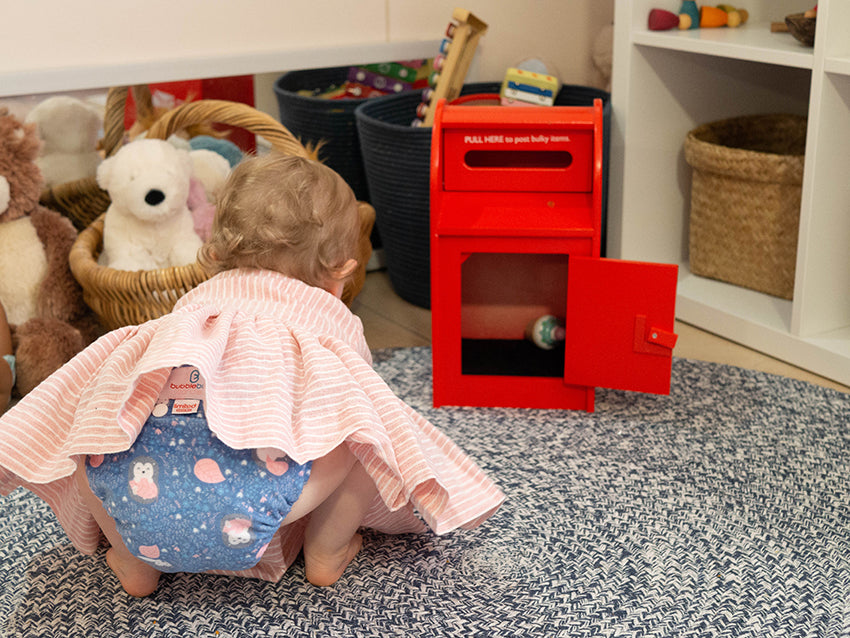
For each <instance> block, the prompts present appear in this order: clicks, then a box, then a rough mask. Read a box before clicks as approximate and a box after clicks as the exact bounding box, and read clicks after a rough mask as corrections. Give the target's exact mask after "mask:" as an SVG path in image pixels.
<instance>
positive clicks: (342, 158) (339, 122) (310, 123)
mask: <svg viewBox="0 0 850 638" xmlns="http://www.w3.org/2000/svg"><path fill="white" fill-rule="evenodd" d="M348 69H349V67H347V66H346V67H329V68H324V69H306V70H303V71H290V72H288V73H285V74H283V75H282V76H280V77H279V78H278V79H277V81H276V82H275V84H274V92H275V95H276V96H277V104H278V109H279V111H280V122H281V124H283V125H284V126H285V127H286V128H287V129H289V131H290V132H291V133H292V134H293V135H295V136H296V137H297V138H298V139H299V140H300V141H301V143H302V144H304V145H307V144H318V143H319V142H321V143H322V145H321V148H320V149H319V159H321V160H322V162H324V163H325V164H327V165H328V166H330V167H331V168H332V169H334V170H335V171H336V172H337V173H339V174H340V175H341V176H342V178H343V179H344V180H345V181H346V182H347V183H348V185H349V186H351V189H352V190H353V191H354V194H355V195H356V196H357V199H359V200H361V201H365V202H368V201H370V200H369V186H368V182H367V180H366V174H365V172H364V170H363V160H362V158H361V155H360V139H359V137H358V135H357V124H356V123H355V119H354V111H355V109H356V108H357V107H358V106H360V105H361V104H363V103H364V102H366V101H367V100H369V99H372V98H360V99H358V98H345V99H340V100H329V99H326V98H323V97H313V96H307V95H302V94H301V93H299V91H326V90H328V89H330V88H331V87H333V86H341V85H342V84H344V83H345V81H346V80H347V79H348Z"/></svg>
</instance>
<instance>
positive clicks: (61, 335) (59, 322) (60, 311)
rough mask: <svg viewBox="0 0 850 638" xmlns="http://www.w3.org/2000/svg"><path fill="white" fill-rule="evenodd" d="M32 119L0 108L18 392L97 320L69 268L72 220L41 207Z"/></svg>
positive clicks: (5, 257)
mask: <svg viewBox="0 0 850 638" xmlns="http://www.w3.org/2000/svg"><path fill="white" fill-rule="evenodd" d="M39 147H40V140H39V138H38V135H37V133H36V127H35V125H34V124H24V123H22V122H21V121H20V120H18V119H17V118H15V117H14V116H13V115H12V114H10V113H9V112H8V111H7V110H5V109H0V303H2V304H3V306H4V307H5V309H6V313H7V315H8V320H9V323H10V324H11V327H12V332H13V354H14V356H15V357H16V360H17V365H16V368H17V384H16V389H17V393H18V394H21V395H24V394H26V393H27V392H29V391H30V390H32V389H33V388H34V387H35V386H36V385H38V384H39V383H40V382H41V381H42V380H44V379H45V378H47V377H48V376H49V375H50V374H51V373H53V372H54V371H55V370H57V369H58V368H59V367H61V366H62V364H64V363H65V362H66V361H68V360H69V359H70V358H71V357H72V356H73V355H75V354H76V353H77V352H79V351H80V350H81V349H82V348H83V347H84V346H85V345H87V344H88V342H89V341H91V339H92V338H93V337H94V336H95V333H96V331H97V325H96V322H95V321H94V318H93V317H92V316H91V313H90V312H89V310H88V308H87V307H86V304H85V303H84V302H83V297H82V291H81V290H80V287H79V285H78V284H77V282H76V281H74V278H73V276H72V275H71V271H70V270H69V268H68V255H69V252H70V250H71V246H72V244H73V243H74V240H75V239H76V237H77V232H76V230H75V229H74V227H73V225H72V224H71V222H70V221H69V220H68V219H67V218H65V217H63V216H62V215H60V214H59V213H56V212H54V211H52V210H48V209H47V208H45V207H43V206H41V205H39V203H38V197H39V194H40V193H41V189H42V185H43V177H42V174H41V171H40V170H39V168H38V166H37V165H36V163H35V160H36V158H37V156H38V150H39Z"/></svg>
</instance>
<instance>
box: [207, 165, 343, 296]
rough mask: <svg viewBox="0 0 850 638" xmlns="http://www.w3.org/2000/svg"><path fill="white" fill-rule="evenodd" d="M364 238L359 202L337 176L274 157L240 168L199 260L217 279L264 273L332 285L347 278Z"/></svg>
mask: <svg viewBox="0 0 850 638" xmlns="http://www.w3.org/2000/svg"><path fill="white" fill-rule="evenodd" d="M359 232H360V222H359V216H358V214H357V200H356V198H355V197H354V193H353V192H352V190H351V188H350V187H349V186H348V184H346V183H345V181H344V180H343V179H342V178H341V177H340V176H339V175H338V174H337V173H336V172H334V171H333V170H332V169H330V168H328V167H327V166H324V165H323V164H321V163H319V162H317V161H314V160H308V159H304V158H301V157H295V156H292V155H284V154H282V153H277V152H271V153H269V154H266V155H258V156H252V157H249V158H247V159H245V160H243V161H242V162H240V163H239V164H238V165H237V166H236V167H235V168H234V169H233V171H232V172H231V174H230V176H229V177H228V179H227V182H226V183H225V185H224V187H223V188H222V190H221V194H220V195H219V198H218V201H217V203H216V213H215V218H214V220H213V226H212V234H211V236H210V239H209V240H208V241H207V242H206V243H205V244H204V246H203V247H202V248H201V251H200V254H199V256H198V259H199V261H200V263H201V265H202V266H203V267H204V268H205V269H206V270H207V271H208V272H209V273H210V274H211V275H212V274H215V273H218V272H222V271H224V270H230V269H233V268H264V269H268V270H275V271H277V272H281V273H283V274H285V275H287V276H290V277H294V278H296V279H300V280H301V281H304V282H305V283H308V284H310V285H312V286H319V287H324V286H325V285H326V284H327V283H328V282H330V281H334V280H339V279H341V278H343V277H344V276H345V275H346V274H347V272H344V268H345V266H346V263H347V262H348V261H349V260H351V259H354V258H356V253H357V243H358V237H359Z"/></svg>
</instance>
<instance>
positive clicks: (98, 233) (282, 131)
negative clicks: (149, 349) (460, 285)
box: [69, 100, 375, 329]
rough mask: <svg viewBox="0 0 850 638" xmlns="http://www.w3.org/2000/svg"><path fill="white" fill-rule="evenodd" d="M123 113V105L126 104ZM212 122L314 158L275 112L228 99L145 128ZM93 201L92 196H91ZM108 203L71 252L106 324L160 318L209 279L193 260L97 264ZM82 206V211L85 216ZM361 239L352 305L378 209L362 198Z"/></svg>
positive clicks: (349, 294)
mask: <svg viewBox="0 0 850 638" xmlns="http://www.w3.org/2000/svg"><path fill="white" fill-rule="evenodd" d="M121 112H122V114H123V107H122V111H121ZM122 118H123V115H122ZM206 122H214V123H219V124H228V125H231V126H236V127H239V128H243V129H245V130H247V131H250V132H251V133H254V134H256V135H259V136H261V137H262V138H264V139H265V140H266V141H267V142H269V143H270V144H271V145H272V147H273V148H274V149H276V150H278V151H280V152H283V153H287V154H290V155H297V156H300V157H313V155H312V154H311V152H310V151H308V150H307V149H306V148H305V147H304V146H302V145H301V143H300V142H299V141H298V140H297V139H295V137H294V136H293V135H292V134H291V133H290V132H289V131H288V130H287V129H286V128H285V127H283V126H282V125H281V124H280V123H279V122H278V121H277V120H275V119H274V118H273V117H271V116H269V115H267V114H265V113H263V112H261V111H258V110H256V109H254V108H252V107H250V106H247V105H245V104H240V103H237V102H228V101H224V100H199V101H196V102H189V103H186V104H183V105H181V106H178V107H177V108H175V109H172V110H171V111H168V112H167V113H166V114H165V115H163V116H161V117H160V118H159V119H158V120H157V121H156V122H155V123H154V124H153V126H151V128H150V129H149V130H148V132H147V136H148V137H149V138H155V139H167V138H168V137H169V136H170V135H171V134H173V133H175V132H178V131H181V130H183V129H185V128H186V127H188V126H191V125H195V124H200V123H206ZM89 201H92V200H91V199H90V200H89ZM108 206H109V197H108V195H107V196H106V206H105V207H103V209H102V210H100V209H99V208H98V209H96V211H95V212H96V217H95V219H94V221H92V222H91V223H90V224H89V225H87V226H86V227H85V229H84V230H83V231H81V232H80V234H79V236H78V237H77V240H76V242H75V243H74V245H73V247H72V249H71V254H70V256H69V260H70V265H71V271H72V272H73V274H74V277H75V278H76V279H77V281H78V282H79V283H80V286H82V288H83V296H84V299H85V301H86V303H87V304H88V305H89V307H90V308H91V309H92V310H93V311H94V312H95V314H96V315H97V316H98V318H99V319H100V321H101V323H102V324H103V326H104V327H105V328H107V329H114V328H118V327H121V326H126V325H132V324H139V323H143V322H145V321H148V320H150V319H156V318H157V317H161V316H162V315H164V314H166V313H168V312H170V311H171V309H172V308H173V306H174V304H175V303H176V302H177V300H178V299H179V298H180V297H182V296H183V295H184V294H185V293H187V292H188V291H189V290H191V289H192V288H194V287H195V286H197V285H198V284H200V283H202V282H203V281H205V280H206V279H207V278H208V275H207V274H206V272H205V271H204V270H203V268H201V266H200V265H199V264H198V263H197V262H195V263H192V264H189V265H186V266H176V267H171V268H162V269H158V270H142V271H136V272H129V271H123V270H115V269H113V268H107V267H105V266H101V265H100V264H98V262H97V259H98V256H99V255H100V252H101V250H102V249H103V213H104V212H105V210H106V208H107V207H108ZM85 212H86V211H85V209H84V208H81V210H80V212H79V214H80V216H83V215H85ZM359 213H360V230H361V235H360V243H359V247H358V263H359V265H358V269H357V271H356V272H355V273H354V275H353V276H352V278H351V279H350V280H349V282H348V283H347V284H346V286H345V290H344V291H343V296H342V299H343V301H344V302H345V303H346V304H350V303H351V301H353V299H354V297H356V296H357V294H358V293H359V292H360V290H361V289H362V287H363V283H364V281H365V277H366V271H365V264H366V262H367V261H369V256H370V255H371V251H372V246H371V243H370V242H369V234H370V232H371V230H372V226H373V224H374V219H375V211H374V209H373V208H372V207H371V206H370V205H369V204H365V203H362V202H361V203H360V205H359Z"/></svg>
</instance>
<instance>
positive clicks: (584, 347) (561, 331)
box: [430, 100, 677, 411]
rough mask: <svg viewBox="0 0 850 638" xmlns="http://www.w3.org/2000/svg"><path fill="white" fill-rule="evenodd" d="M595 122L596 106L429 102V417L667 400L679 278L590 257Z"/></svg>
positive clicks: (598, 155)
mask: <svg viewBox="0 0 850 638" xmlns="http://www.w3.org/2000/svg"><path fill="white" fill-rule="evenodd" d="M602 118H603V115H602V102H601V101H600V100H596V101H595V103H594V105H593V106H587V107H576V106H563V107H561V106H553V107H535V106H530V107H516V108H505V107H501V106H474V105H470V104H468V103H467V104H463V105H460V104H458V105H451V104H447V103H446V102H445V101H440V102H438V104H437V106H436V110H435V119H434V125H433V128H432V144H431V193H430V194H431V312H432V353H433V369H434V405H436V406H440V405H471V406H493V407H527V408H564V409H581V410H588V411H592V410H593V409H594V395H595V387H597V386H598V387H612V388H619V389H626V390H636V391H641V392H654V393H660V394H666V393H669V391H670V370H671V362H672V350H673V346H674V345H675V342H676V335H675V334H674V333H673V329H674V316H675V296H676V279H677V267H676V266H674V265H667V264H654V263H642V262H628V261H621V260H614V259H603V258H601V257H600V242H601V232H602V228H601V223H602V222H601V206H602V123H603V122H602ZM541 331H543V332H545V333H546V334H542V333H541ZM539 337H542V338H539ZM536 344H537V345H536Z"/></svg>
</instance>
